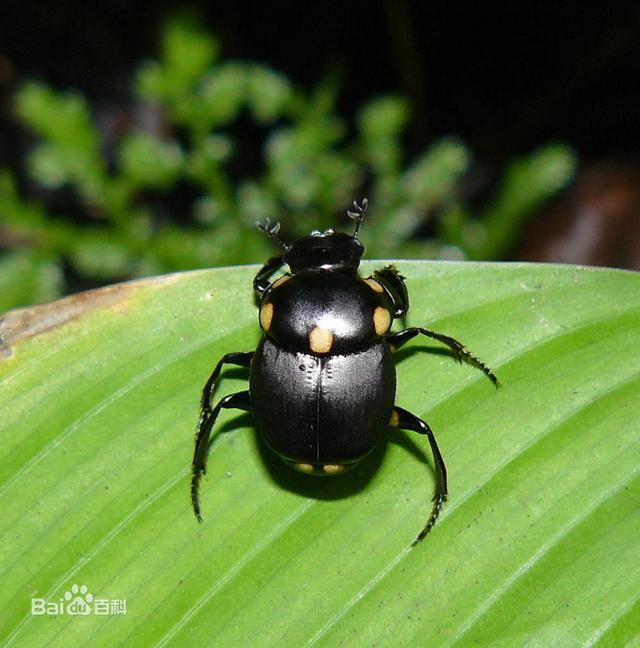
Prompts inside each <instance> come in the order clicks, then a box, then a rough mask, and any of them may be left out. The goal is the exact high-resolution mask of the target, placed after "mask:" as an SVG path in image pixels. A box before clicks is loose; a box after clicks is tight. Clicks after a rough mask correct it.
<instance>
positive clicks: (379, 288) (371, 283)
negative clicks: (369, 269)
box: [364, 277, 384, 293]
mask: <svg viewBox="0 0 640 648" xmlns="http://www.w3.org/2000/svg"><path fill="white" fill-rule="evenodd" d="M364 282H365V283H366V284H369V286H370V287H371V288H373V290H375V291H376V292H377V293H383V292H384V288H383V287H382V286H381V285H380V284H379V283H378V282H377V281H376V280H375V279H374V278H373V277H367V278H366V279H365V280H364Z"/></svg>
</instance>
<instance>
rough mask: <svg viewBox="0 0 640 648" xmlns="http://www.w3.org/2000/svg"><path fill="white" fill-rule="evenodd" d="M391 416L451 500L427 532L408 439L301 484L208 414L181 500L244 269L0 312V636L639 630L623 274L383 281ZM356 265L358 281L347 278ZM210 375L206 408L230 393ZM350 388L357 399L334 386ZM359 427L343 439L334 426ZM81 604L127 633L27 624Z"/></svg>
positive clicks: (450, 267)
mask: <svg viewBox="0 0 640 648" xmlns="http://www.w3.org/2000/svg"><path fill="white" fill-rule="evenodd" d="M396 265H397V266H398V268H399V269H400V270H401V271H402V273H403V274H404V275H406V277H407V281H408V285H409V288H410V293H411V298H412V308H411V313H410V317H409V324H411V325H423V326H429V327H432V328H433V329H435V330H438V331H442V332H445V333H448V334H450V335H453V336H455V337H457V338H459V339H460V340H462V341H463V342H464V343H465V344H467V345H468V346H469V348H470V349H471V350H472V351H473V352H474V353H476V354H477V355H478V356H480V357H481V358H482V359H483V360H484V361H486V362H487V363H488V364H489V365H490V366H491V367H492V368H493V369H494V370H495V371H496V373H497V374H498V376H499V377H500V379H501V380H502V383H503V388H502V389H500V390H495V389H494V388H493V386H492V385H491V383H490V382H489V381H488V380H487V379H486V378H485V377H484V376H483V375H482V374H481V373H480V372H479V371H477V370H476V369H474V368H473V367H469V366H467V365H464V366H460V365H458V364H457V363H456V362H454V360H453V359H452V357H451V356H450V355H448V354H447V353H444V352H442V350H440V349H437V348H436V345H434V344H433V342H430V341H421V340H414V341H412V342H410V343H409V344H408V345H407V346H406V347H403V349H402V350H401V351H399V352H398V354H397V355H398V356H399V366H398V380H399V386H398V396H397V401H398V403H399V404H400V405H402V406H403V407H405V408H407V409H409V410H411V411H413V412H415V413H416V414H418V415H420V416H422V417H424V418H425V420H427V421H428V422H429V423H430V425H431V427H432V428H433V430H434V432H435V434H436V436H437V438H438V442H439V444H440V448H441V450H442V453H443V456H444V459H445V461H446V463H447V468H448V473H449V483H450V496H449V501H448V502H447V504H446V505H445V507H444V509H443V512H442V515H441V518H440V520H439V522H438V524H437V525H436V526H435V528H434V530H433V531H432V532H431V534H430V535H429V536H427V538H426V539H425V541H424V542H422V543H421V544H420V545H418V546H417V547H415V548H411V547H410V543H411V542H412V540H413V539H414V538H415V536H416V534H417V532H418V531H419V530H420V528H421V527H422V525H423V523H424V521H425V519H426V516H427V514H428V511H429V507H430V498H431V494H432V492H433V487H434V478H433V472H432V468H431V465H432V459H431V455H430V453H429V450H428V445H427V444H426V443H425V440H424V438H422V437H420V436H418V435H414V434H412V433H404V432H400V431H392V432H390V433H389V440H390V441H389V443H387V444H386V446H385V447H381V448H380V450H379V451H378V452H376V453H374V454H373V455H372V456H370V457H369V458H368V459H366V460H365V461H364V462H363V463H362V464H361V466H360V468H359V469H356V470H355V472H351V473H347V474H346V475H345V476H342V477H333V478H331V479H324V480H316V479H314V478H312V477H307V476H305V475H298V474H295V473H292V472H290V471H288V469H287V468H286V467H285V466H284V465H283V464H282V463H281V462H280V461H279V460H278V459H277V458H274V457H273V456H272V455H271V454H269V452H268V451H266V450H265V449H264V447H263V446H262V445H261V444H259V443H258V441H257V440H256V433H255V430H254V428H253V425H252V422H251V418H250V416H248V415H246V414H243V413H238V412H225V413H224V414H223V415H222V416H221V420H220V422H219V423H220V426H219V428H218V429H219V430H220V431H221V433H220V434H219V435H218V436H217V438H216V442H215V444H214V447H213V448H212V450H211V453H210V458H209V466H208V468H209V470H208V474H207V476H206V478H204V479H203V482H202V489H201V495H202V504H203V510H204V515H205V520H204V523H203V524H202V525H198V524H197V523H196V521H195V519H194V516H193V514H192V511H191V508H190V503H189V464H190V461H191V456H192V450H193V433H194V429H195V424H196V419H197V416H198V400H199V396H200V390H201V387H202V385H203V384H204V383H205V381H206V380H207V378H208V376H209V373H210V372H211V370H212V368H213V366H214V364H215V362H216V361H217V360H218V359H219V358H220V357H221V356H222V355H223V354H224V353H226V352H229V351H247V350H251V349H253V348H255V345H256V342H257V340H258V328H257V322H256V312H255V307H254V305H253V301H252V295H251V291H250V281H251V278H252V276H253V274H254V273H255V271H256V268H255V267H244V268H230V269H219V270H207V271H200V272H191V273H185V274H176V275H168V276H165V277H159V278H157V279H151V280H146V281H139V282H133V283H129V284H122V285H116V286H112V287H109V288H107V289H103V290H99V291H95V292H91V293H85V294H80V295H76V296H73V297H70V298H67V299H65V300H62V301H60V302H55V303H53V304H50V305H47V306H42V307H36V308H33V309H26V310H22V311H14V312H11V313H9V314H7V315H6V317H5V318H4V320H3V321H2V325H1V327H0V335H1V336H2V338H3V340H4V348H3V349H2V350H0V381H1V384H2V416H1V417H0V433H1V434H2V443H1V444H0V506H1V508H0V510H2V516H1V517H0V534H1V536H2V544H1V551H0V579H1V582H2V584H3V587H2V588H1V589H0V610H1V617H0V640H6V639H9V642H8V645H15V646H40V645H42V646H45V645H46V646H69V645H77V644H79V643H81V642H84V643H86V644H87V645H98V646H106V645H114V644H115V643H118V644H121V643H124V644H126V645H127V646H149V645H154V646H155V645H159V646H164V645H169V644H170V645H190V646H193V645H203V646H204V645H206V646H246V645H259V646H302V645H319V646H336V645H339V644H340V643H344V644H346V645H349V646H372V645H376V646H394V647H395V646H402V645H419V646H424V645H429V646H440V645H459V646H469V645H485V646H486V645H491V646H495V645H499V646H517V645H523V644H525V643H527V642H532V643H533V644H535V645H540V646H558V645H561V646H573V645H594V644H596V643H600V644H602V645H616V646H617V645H625V644H626V643H627V642H633V641H635V642H638V640H639V638H640V636H639V630H638V628H640V603H638V591H640V571H639V570H638V568H637V562H638V557H637V542H638V536H639V534H640V508H639V507H638V501H639V498H640V444H639V442H638V430H639V425H640V374H639V372H638V362H637V359H638V355H639V353H640V277H639V276H638V275H637V274H634V273H629V272H622V271H614V270H596V269H587V268H576V267H570V266H536V265H526V264H513V265H499V264H461V263H433V262H432V263H418V262H408V261H398V262H396ZM374 267H376V266H374V265H373V264H370V263H368V264H366V266H365V274H368V273H370V272H371V271H372V269H373V268H374ZM241 373H242V372H241V371H238V370H231V371H229V372H228V374H227V378H226V379H225V380H224V381H223V383H222V385H221V389H220V390H219V392H218V396H221V395H224V394H226V393H229V392H232V391H237V390H239V389H243V388H244V385H246V382H245V381H244V380H243V379H242V377H241ZM355 387H356V388H357V386H355ZM354 424H357V422H354ZM74 584H76V585H79V586H80V585H86V586H87V587H88V588H89V591H90V592H91V593H92V594H93V596H94V597H95V598H96V599H126V605H127V614H126V615H124V614H116V615H105V616H101V615H96V614H93V613H92V614H89V615H87V616H69V615H67V614H65V615H60V616H57V617H46V616H33V615H31V614H30V610H31V598H32V597H43V598H46V599H47V600H49V601H54V602H57V601H59V600H60V599H63V600H64V595H65V592H67V591H71V588H72V586H73V585H74Z"/></svg>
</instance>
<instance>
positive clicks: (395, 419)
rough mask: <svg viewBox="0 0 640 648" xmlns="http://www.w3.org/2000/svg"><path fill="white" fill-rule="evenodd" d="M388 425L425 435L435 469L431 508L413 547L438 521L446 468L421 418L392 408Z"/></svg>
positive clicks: (445, 481)
mask: <svg viewBox="0 0 640 648" xmlns="http://www.w3.org/2000/svg"><path fill="white" fill-rule="evenodd" d="M389 425H391V426H392V427H395V428H399V429H402V430H413V431H414V432H418V434H426V435H427V438H428V439H429V445H430V446H431V452H432V453H433V461H434V464H435V469H436V490H435V493H434V495H433V507H432V509H431V515H430V516H429V519H428V520H427V523H426V524H425V526H424V529H422V531H420V533H419V534H418V537H417V538H416V539H415V540H414V541H413V543H412V546H415V545H416V544H418V542H420V541H421V540H422V539H423V538H424V537H425V536H426V535H427V533H429V531H431V529H432V528H433V525H434V524H435V523H436V520H437V519H438V515H440V509H441V508H442V505H443V504H444V502H445V500H446V499H447V468H446V466H445V465H444V460H443V459H442V455H441V454H440V448H438V443H437V442H436V438H435V436H434V435H433V432H432V430H431V428H430V427H429V426H428V425H427V423H425V422H424V421H423V420H422V419H421V418H418V417H417V416H416V415H415V414H412V413H411V412H409V411H407V410H406V409H403V408H402V407H394V408H393V411H392V413H391V419H390V421H389Z"/></svg>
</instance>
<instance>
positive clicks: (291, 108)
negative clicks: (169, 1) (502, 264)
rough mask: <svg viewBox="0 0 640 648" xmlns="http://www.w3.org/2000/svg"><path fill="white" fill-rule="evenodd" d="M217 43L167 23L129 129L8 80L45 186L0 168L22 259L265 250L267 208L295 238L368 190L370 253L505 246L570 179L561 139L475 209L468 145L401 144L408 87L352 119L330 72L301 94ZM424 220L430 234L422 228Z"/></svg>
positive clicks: (74, 99)
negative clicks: (262, 231)
mask: <svg viewBox="0 0 640 648" xmlns="http://www.w3.org/2000/svg"><path fill="white" fill-rule="evenodd" d="M220 49H221V48H220V46H219V44H218V42H217V40H216V39H215V38H214V37H212V36H211V35H210V34H208V33H206V32H204V31H203V30H202V29H201V28H199V27H198V26H197V24H195V23H194V22H193V21H192V20H188V19H184V18H180V19H175V20H172V21H170V22H169V23H168V25H167V27H166V29H165V31H164V35H163V38H162V48H161V53H160V57H159V58H158V59H157V60H151V61H146V62H144V63H142V64H141V65H140V66H139V68H138V70H137V72H136V74H135V77H134V83H133V87H132V102H131V104H132V108H131V114H130V115H129V116H130V117H131V119H130V125H129V127H128V129H126V130H125V132H122V133H118V134H117V135H116V136H114V135H113V134H112V135H109V136H108V137H107V136H106V135H105V133H104V132H102V131H101V130H100V129H99V128H98V126H97V124H98V123H99V122H98V121H97V120H96V118H95V116H94V115H93V109H92V107H91V106H90V105H89V104H88V102H87V101H86V100H85V99H84V98H83V97H82V96H81V95H79V94H78V93H74V92H59V91H55V90H53V89H51V88H49V87H47V86H46V85H44V84H42V83H38V82H29V83H26V84H24V85H23V86H22V87H21V88H20V89H19V90H18V92H17V93H16V97H15V107H16V115H17V117H18V118H19V120H20V121H21V122H22V124H24V126H25V127H26V128H27V129H28V130H29V131H31V132H32V133H33V134H34V136H35V141H34V144H33V148H32V150H31V151H30V153H29V155H28V163H27V165H26V167H27V170H28V173H29V176H30V179H31V180H35V183H36V186H39V187H41V189H42V191H41V192H40V193H39V198H38V200H39V202H35V201H34V199H33V198H32V197H29V196H26V195H23V194H22V193H21V192H18V191H17V190H16V185H17V184H18V183H16V181H15V180H14V178H13V177H12V175H11V174H10V173H9V172H8V171H7V170H5V171H0V173H2V179H1V180H0V203H2V206H3V207H4V208H3V209H2V211H0V233H3V232H5V233H6V235H7V236H6V237H5V238H7V239H8V240H10V241H19V244H17V247H18V248H20V249H23V248H24V249H27V250H29V251H30V252H33V254H31V253H30V252H29V253H28V254H26V255H23V258H24V259H33V265H32V268H31V272H33V273H34V274H37V273H38V266H37V263H38V261H37V259H40V258H42V257H45V258H46V259H48V262H49V263H57V264H58V266H59V267H61V266H62V264H63V263H65V264H67V267H68V268H70V269H71V270H72V271H73V272H75V273H77V274H78V275H80V276H81V277H83V278H84V279H85V281H87V282H89V284H91V283H93V284H95V283H104V282H109V281H115V280H119V279H126V278H130V277H136V276H143V275H146V274H148V273H149V272H152V273H162V272H168V271H175V270H186V269H191V268H196V267H203V266H216V265H228V264H237V263H246V262H247V261H259V260H261V259H263V258H265V257H266V256H267V255H268V254H269V253H270V251H271V248H270V246H269V243H268V242H267V241H266V240H264V237H261V236H260V235H259V233H258V232H257V231H256V229H255V227H254V223H255V221H256V220H262V219H265V218H272V219H274V220H279V221H281V222H282V225H283V232H287V234H288V236H289V237H291V238H294V237H296V236H298V235H300V234H302V233H307V232H308V231H310V230H311V229H320V230H323V229H326V228H329V227H339V226H341V225H344V223H345V222H346V217H345V216H344V212H345V210H346V209H347V208H349V206H350V205H351V202H352V201H353V200H354V199H356V198H357V199H361V198H362V197H363V196H364V195H367V196H368V197H369V200H370V205H371V213H370V216H371V225H372V226H371V228H370V232H371V236H370V237H369V255H370V256H373V257H416V258H451V257H455V258H464V257H469V258H473V259H491V258H499V257H500V256H502V255H504V254H506V252H507V251H508V250H509V247H510V246H511V245H512V244H513V241H514V239H515V238H516V236H517V229H518V227H519V225H520V223H521V222H522V221H523V219H524V218H525V217H526V216H527V215H529V214H530V213H531V212H532V211H533V210H534V209H535V208H536V207H538V206H539V205H540V204H541V203H542V202H544V201H545V200H546V199H548V198H549V196H551V195H552V194H553V193H554V192H556V191H557V190H558V189H559V188H560V187H562V186H563V185H565V184H566V183H567V182H568V180H569V179H570V178H571V177H572V174H573V168H574V165H575V160H574V156H573V153H572V152H571V150H570V149H569V148H567V147H566V146H562V145H552V146H543V147H541V148H540V149H539V150H537V151H534V152H533V153H532V154H531V155H529V156H525V157H524V158H523V159H521V160H518V161H516V162H514V163H513V164H512V165H510V166H509V167H508V168H507V170H506V173H505V175H504V178H503V179H502V182H501V183H500V187H499V189H498V191H497V194H496V196H495V198H494V199H493V200H492V201H491V202H490V203H489V204H488V205H487V206H486V208H485V209H484V210H483V211H481V212H479V213H477V211H474V212H472V210H471V209H470V207H469V206H468V205H466V204H465V203H464V201H462V200H461V199H460V197H459V195H458V194H459V186H460V181H461V179H462V178H463V177H464V175H465V174H466V173H467V172H468V171H469V170H470V169H471V168H472V163H473V161H472V154H471V151H469V149H468V148H467V147H466V146H465V144H464V143H463V142H461V141H460V140H459V139H458V138H456V137H453V136H452V137H448V138H445V139H443V140H441V141H436V142H434V143H433V144H432V145H431V146H430V147H429V148H428V149H426V150H425V151H422V152H420V153H418V154H417V155H415V156H409V155H408V154H407V153H406V151H405V147H404V143H403V142H404V140H405V138H406V132H405V131H406V127H407V124H408V122H409V119H410V107H409V105H408V104H407V101H406V100H405V99H404V98H402V97H398V96H384V97H378V98H373V99H371V100H369V101H368V102H366V103H364V104H363V105H362V107H361V109H360V110H359V111H358V113H357V115H356V118H355V119H354V123H350V122H349V121H347V120H346V119H344V118H343V117H341V116H339V115H338V113H337V109H336V103H337V100H338V98H339V92H340V84H339V82H338V81H337V79H336V77H335V76H328V77H327V78H326V79H324V80H322V81H321V82H319V83H318V84H317V86H316V87H315V88H313V89H312V90H311V91H308V92H307V91H305V90H302V89H300V88H296V87H295V86H294V85H293V84H292V82H291V81H290V80H289V79H288V78H287V77H286V76H284V75H283V74H281V73H280V72H278V71H277V70H273V69H271V68H270V67H268V66H267V65H264V64H262V63H256V62H247V61H230V60H224V59H223V58H222V57H221V53H220ZM247 122H251V124H252V125H253V126H255V128H254V129H253V131H254V134H253V135H251V138H250V139H248V138H247V135H246V124H247ZM105 138H106V140H108V142H107V141H105ZM256 141H258V142H259V144H258V145H256ZM30 185H31V186H33V183H30ZM20 186H22V184H21V185H20ZM61 192H64V195H65V196H67V202H62V205H64V206H62V207H61V206H60V205H61V203H60V201H56V196H57V195H59V194H60V193H61ZM69 196H71V202H72V205H73V207H74V209H75V211H74V213H73V217H72V218H69V216H70V214H68V213H65V209H67V208H68V206H67V205H68V202H69V198H68V197H69ZM78 214H80V215H81V216H80V217H79V216H78ZM339 214H342V216H341V217H340V218H341V220H337V218H338V215H339ZM430 221H434V222H435V227H431V228H430V229H431V230H433V231H435V232H436V237H432V238H429V239H424V238H422V239H421V238H416V235H417V232H419V230H420V229H421V228H422V229H423V230H424V226H425V224H426V223H428V222H430ZM100 241H104V251H101V249H100V245H99V242H100ZM9 247H10V248H11V249H13V248H14V247H16V245H14V244H11V245H10V246H9ZM102 257H104V258H102ZM5 268H6V269H7V270H8V269H9V268H10V264H8V265H5ZM14 278H15V277H14ZM15 280H16V281H19V279H15ZM7 281H10V279H8V280H7ZM16 294H17V293H16ZM22 294H24V297H23V299H24V301H21V302H16V303H27V302H30V301H37V300H39V299H40V298H41V293H39V292H38V291H37V290H36V289H35V288H34V290H33V291H32V292H31V293H22Z"/></svg>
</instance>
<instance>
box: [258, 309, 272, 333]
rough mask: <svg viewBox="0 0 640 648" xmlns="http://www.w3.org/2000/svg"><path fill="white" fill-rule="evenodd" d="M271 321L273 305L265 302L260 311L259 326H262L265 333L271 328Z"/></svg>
mask: <svg viewBox="0 0 640 648" xmlns="http://www.w3.org/2000/svg"><path fill="white" fill-rule="evenodd" d="M272 319H273V304H272V303H271V302H267V303H266V304H263V305H262V308H261V309H260V326H262V328H263V329H264V330H265V331H268V330H269V328H270V327H271V320H272Z"/></svg>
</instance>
